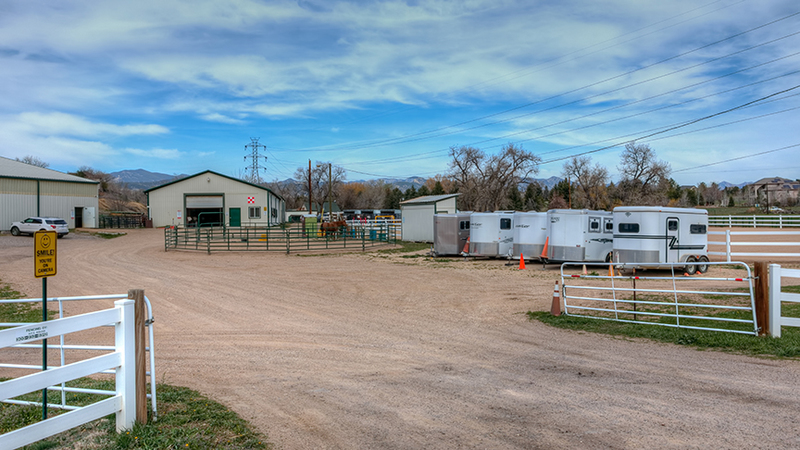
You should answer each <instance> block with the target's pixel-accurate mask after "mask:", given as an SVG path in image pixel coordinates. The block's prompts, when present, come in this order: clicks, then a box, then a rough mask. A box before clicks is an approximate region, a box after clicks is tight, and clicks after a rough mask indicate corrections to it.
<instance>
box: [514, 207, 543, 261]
mask: <svg viewBox="0 0 800 450" xmlns="http://www.w3.org/2000/svg"><path fill="white" fill-rule="evenodd" d="M546 240H547V213H546V212H536V211H528V212H519V211H518V212H515V213H514V250H513V252H512V254H513V258H514V259H519V258H520V255H522V256H523V257H525V258H526V259H535V258H539V257H540V256H541V255H542V250H544V243H545V241H546Z"/></svg>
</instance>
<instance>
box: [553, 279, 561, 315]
mask: <svg viewBox="0 0 800 450" xmlns="http://www.w3.org/2000/svg"><path fill="white" fill-rule="evenodd" d="M550 314H551V315H554V316H560V315H561V296H560V295H559V293H558V281H556V287H555V289H553V304H552V305H551V306H550Z"/></svg>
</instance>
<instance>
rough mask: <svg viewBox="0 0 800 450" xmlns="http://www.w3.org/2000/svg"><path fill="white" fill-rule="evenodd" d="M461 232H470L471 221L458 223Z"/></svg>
mask: <svg viewBox="0 0 800 450" xmlns="http://www.w3.org/2000/svg"><path fill="white" fill-rule="evenodd" d="M458 229H459V230H469V220H462V221H461V222H459V223H458Z"/></svg>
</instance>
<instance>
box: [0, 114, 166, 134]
mask: <svg viewBox="0 0 800 450" xmlns="http://www.w3.org/2000/svg"><path fill="white" fill-rule="evenodd" d="M2 126H4V127H8V128H11V129H16V130H18V131H19V132H21V133H26V134H30V135H38V136H59V135H66V136H80V137H99V136H131V135H152V134H165V133H169V129H168V128H166V127H163V126H161V125H153V124H136V125H116V124H112V123H101V122H92V121H90V120H87V119H85V118H83V117H80V116H76V115H72V114H66V113H60V112H52V113H40V112H25V113H21V114H19V115H17V116H16V117H12V118H10V120H9V121H8V122H6V124H5V125H2Z"/></svg>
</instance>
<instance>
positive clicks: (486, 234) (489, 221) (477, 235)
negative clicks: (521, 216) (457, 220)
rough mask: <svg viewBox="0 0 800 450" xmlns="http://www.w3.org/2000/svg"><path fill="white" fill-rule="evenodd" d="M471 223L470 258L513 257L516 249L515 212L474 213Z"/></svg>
mask: <svg viewBox="0 0 800 450" xmlns="http://www.w3.org/2000/svg"><path fill="white" fill-rule="evenodd" d="M469 222H470V223H469V255H470V256H488V257H492V258H495V257H505V256H511V254H512V252H513V247H514V211H495V212H482V213H472V215H471V216H470V217H469Z"/></svg>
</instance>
